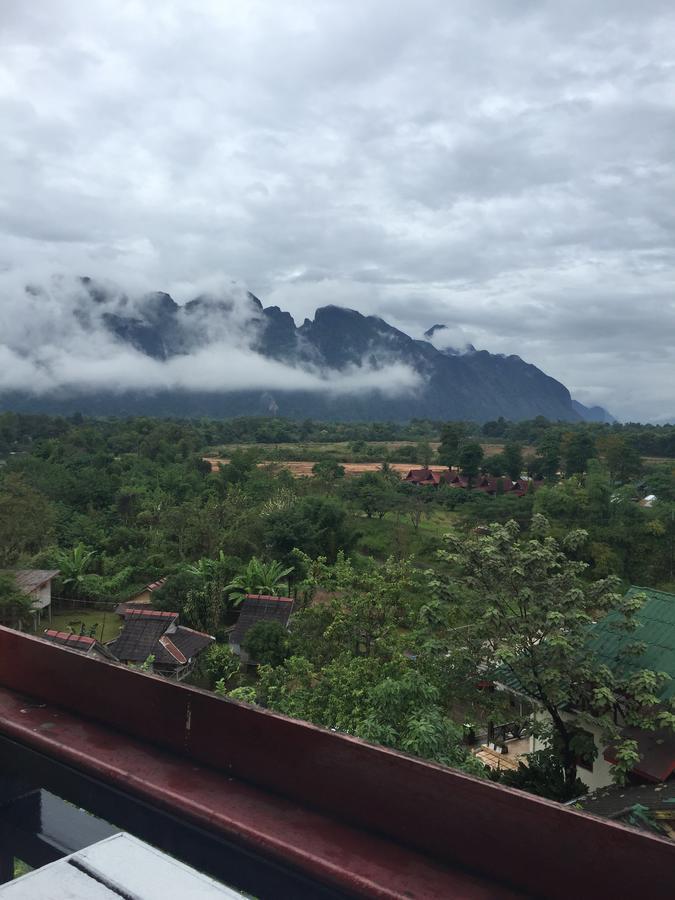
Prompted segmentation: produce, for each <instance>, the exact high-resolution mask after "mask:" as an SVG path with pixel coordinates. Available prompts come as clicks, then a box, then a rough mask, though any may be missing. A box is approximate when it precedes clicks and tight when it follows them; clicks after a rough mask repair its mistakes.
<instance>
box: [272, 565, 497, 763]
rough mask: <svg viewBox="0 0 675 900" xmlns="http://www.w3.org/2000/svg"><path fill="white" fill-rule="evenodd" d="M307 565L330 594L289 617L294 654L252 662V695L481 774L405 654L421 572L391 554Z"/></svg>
mask: <svg viewBox="0 0 675 900" xmlns="http://www.w3.org/2000/svg"><path fill="white" fill-rule="evenodd" d="M306 568H308V569H309V570H311V572H312V573H313V577H314V578H315V579H316V580H317V581H318V583H320V584H321V586H322V587H323V588H324V589H325V590H329V591H330V592H331V593H332V594H333V595H334V596H333V599H332V600H331V601H330V602H329V603H328V604H322V605H320V606H312V607H308V608H306V609H304V610H301V611H300V612H299V613H297V614H296V615H295V616H294V621H293V629H292V632H291V635H290V652H291V655H290V656H289V657H288V658H287V659H285V660H284V662H283V664H282V665H277V666H274V667H273V666H262V667H261V668H260V670H259V674H260V681H259V684H258V692H257V698H258V700H259V702H260V703H261V704H262V705H263V706H266V707H268V708H270V709H274V710H276V711H278V712H281V713H284V714H285V715H289V716H293V717H295V718H301V719H305V720H308V721H310V722H314V723H315V724H318V725H323V726H324V727H327V728H332V729H335V730H337V731H341V732H344V733H347V734H354V735H356V736H358V737H361V738H363V739H365V740H370V741H374V742H377V743H380V744H383V745H385V746H388V747H394V748H396V749H399V750H403V751H404V752H407V753H413V754H416V755H418V756H422V757H424V758H426V759H433V760H435V761H437V762H440V763H444V764H446V765H454V766H459V767H460V768H463V769H466V770H467V771H471V772H473V773H474V774H482V773H483V771H484V770H483V767H482V766H481V764H480V763H478V761H477V760H476V759H475V757H473V756H471V754H470V753H469V752H468V751H467V748H466V747H465V746H464V744H463V742H462V729H461V728H460V727H458V726H457V725H455V724H454V723H453V722H452V720H451V719H450V717H449V715H448V712H447V708H446V705H445V703H444V700H443V697H442V694H441V690H440V688H439V687H438V686H437V685H435V684H434V683H433V681H432V679H431V678H430V677H429V676H428V675H426V674H425V673H423V672H421V671H419V670H418V669H417V664H416V661H415V659H414V658H412V657H411V656H410V655H406V654H405V653H404V650H405V649H406V647H407V642H408V641H409V640H410V635H411V634H412V631H414V626H415V624H416V622H417V620H418V618H419V613H420V608H421V606H422V601H421V600H420V596H421V595H422V593H423V591H422V583H423V576H422V575H421V574H420V573H419V572H417V571H416V570H414V569H413V568H412V566H411V565H410V563H408V562H403V563H396V562H394V561H393V560H388V561H387V562H386V563H385V564H384V565H383V566H381V567H376V566H374V565H373V566H370V567H369V568H368V569H367V570H366V571H365V572H357V571H356V570H355V569H354V568H353V566H352V565H351V563H350V562H349V561H348V560H347V559H345V557H344V556H340V558H339V559H338V562H337V564H336V565H335V566H334V567H329V566H327V565H326V562H325V560H323V561H321V560H318V561H317V562H316V564H314V565H313V566H306ZM411 629H412V630H411Z"/></svg>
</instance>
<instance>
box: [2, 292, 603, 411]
mask: <svg viewBox="0 0 675 900" xmlns="http://www.w3.org/2000/svg"><path fill="white" fill-rule="evenodd" d="M81 284H82V287H83V288H84V291H85V293H86V295H87V297H86V298H85V299H87V302H88V303H89V304H90V307H89V309H87V307H86V305H85V306H84V307H82V306H81V305H80V306H79V307H78V309H77V311H76V313H75V315H76V316H77V317H78V321H79V324H80V325H81V326H82V327H84V328H85V329H86V328H87V327H91V328H93V327H94V326H93V325H91V322H90V320H92V321H93V319H94V318H95V319H96V322H97V327H99V328H103V329H104V330H105V332H106V333H107V335H108V339H109V340H112V341H113V342H114V344H115V346H118V345H122V346H124V347H126V348H133V350H134V351H135V352H136V353H137V354H140V356H141V357H147V358H149V359H151V360H155V361H158V362H160V363H166V364H167V365H169V364H170V363H171V361H172V360H176V359H179V358H185V357H190V356H192V355H195V354H197V353H199V352H200V351H202V350H203V349H204V348H210V347H212V348H214V352H216V353H218V352H221V353H223V354H227V353H228V352H232V348H237V349H238V351H239V352H241V351H242V350H243V351H244V352H245V353H246V354H250V357H249V358H250V365H251V366H252V367H254V366H256V365H260V363H261V361H276V362H278V363H279V364H280V365H279V371H280V372H282V373H283V372H286V373H289V374H292V375H297V374H298V373H300V375H302V374H303V373H311V377H312V378H314V379H315V381H317V380H318V385H319V386H318V387H317V385H316V384H313V386H312V387H311V389H303V388H302V387H297V386H296V387H292V386H291V384H296V385H297V384H298V379H297V378H295V377H294V378H290V379H285V378H284V377H283V374H282V375H281V376H280V377H279V378H278V379H276V380H274V381H273V382H272V383H270V384H267V385H264V386H262V387H261V386H260V384H259V383H257V382H256V381H255V380H251V382H250V384H251V387H248V386H247V385H246V378H245V375H244V377H243V379H242V378H240V379H238V383H237V385H236V386H232V387H230V386H228V384H227V383H222V384H219V385H218V386H217V387H214V388H213V389H209V390H201V389H194V386H193V387H191V388H190V389H188V388H187V387H180V386H179V387H172V388H170V389H167V388H164V389H162V388H159V389H158V388H157V387H155V388H153V389H152V390H147V391H146V390H144V389H143V388H142V386H139V387H138V388H135V389H134V390H124V391H120V390H114V389H112V386H111V390H109V391H108V390H102V389H101V388H100V387H97V388H96V389H91V390H87V389H86V387H85V388H82V386H80V387H79V389H78V390H77V391H69V390H68V389H67V388H60V389H58V390H55V391H54V392H52V393H49V392H47V393H45V392H43V393H42V394H41V395H39V396H37V395H31V394H29V393H23V392H22V393H17V392H14V393H12V394H11V395H9V394H5V395H4V396H3V397H0V408H1V407H3V406H4V407H5V408H15V409H23V410H33V411H35V410H44V411H51V412H73V411H75V410H79V411H81V412H85V413H95V414H110V415H120V414H139V413H143V414H154V415H177V416H199V415H213V416H227V415H242V414H249V415H251V414H261V413H274V414H278V415H282V416H291V417H314V418H339V419H352V420H355V419H361V420H368V419H391V420H406V419H410V418H415V417H423V418H433V419H467V420H475V421H485V420H488V419H493V418H497V417H499V416H504V417H505V418H507V419H513V420H517V419H524V418H533V417H535V416H538V415H543V416H546V417H547V418H549V419H553V420H556V419H560V420H565V421H579V420H581V419H592V420H596V421H597V420H598V419H599V418H600V419H601V418H602V417H603V416H607V414H606V413H605V411H604V410H601V409H599V408H597V407H596V408H594V409H593V410H588V409H586V407H584V406H582V405H581V404H580V403H577V402H576V401H573V400H572V398H571V396H570V393H569V391H568V390H567V388H566V387H565V386H564V385H562V384H560V382H558V381H556V380H555V379H553V378H551V377H549V376H548V375H546V374H545V373H544V372H542V371H541V370H540V369H537V368H536V367H535V366H533V365H530V364H529V363H526V362H524V361H523V360H522V359H521V358H520V357H519V356H498V355H494V354H491V353H488V352H487V351H485V350H481V351H476V350H475V349H474V348H473V347H471V348H465V349H464V350H462V351H457V350H452V349H447V350H438V349H436V348H435V347H434V346H433V344H432V343H431V342H430V341H429V340H415V339H413V338H411V337H410V336H408V335H407V334H404V333H403V332H402V331H399V330H398V329H396V328H393V327H392V326H391V325H389V324H387V323H386V322H385V321H383V320H382V319H379V318H376V317H374V316H363V315H362V314H361V313H359V312H356V311H355V310H351V309H344V308H342V307H338V306H324V307H321V308H319V309H317V311H316V313H315V316H314V319H313V320H310V319H307V320H305V322H304V323H303V324H302V325H301V326H300V327H296V324H295V322H294V320H293V318H292V317H291V316H290V315H289V313H287V312H284V311H283V310H281V309H279V307H276V306H272V307H268V308H264V307H263V304H262V303H261V302H260V300H259V299H258V298H257V297H255V296H254V295H253V294H250V293H248V294H246V295H242V296H240V297H238V298H237V300H236V302H235V301H234V300H233V299H231V298H221V297H213V296H200V297H196V298H195V299H193V300H191V301H190V302H189V303H186V304H185V305H183V306H181V305H179V304H177V303H175V302H174V300H173V299H172V298H171V297H170V296H169V295H168V294H166V293H161V292H157V293H152V294H148V295H146V296H144V297H142V298H140V299H136V300H134V301H131V300H130V299H129V298H128V297H126V296H125V295H124V294H122V293H120V292H116V293H115V295H114V298H113V297H112V296H111V293H110V289H109V288H105V287H103V286H101V285H98V284H96V283H94V282H93V281H91V280H89V279H82V282H81ZM442 327H443V326H440V325H435V326H433V327H432V328H431V329H430V331H429V332H428V335H431V334H433V333H434V332H436V331H437V330H439V329H441V328H442ZM228 348H229V349H228ZM256 361H257V362H256ZM198 364H199V361H198V360H195V365H198ZM390 369H391V370H392V371H393V370H394V369H396V370H397V371H400V370H404V371H406V372H408V373H411V374H412V376H413V377H412V381H411V380H410V379H408V382H407V383H406V384H405V385H402V386H401V388H400V389H394V388H390V387H389V386H388V385H387V384H386V380H387V379H386V373H387V372H388V371H390ZM378 372H379V373H381V374H383V375H384V376H385V377H384V384H383V383H382V379H380V382H378V380H377V378H375V379H374V380H373V377H372V376H373V373H375V375H377V373H378ZM362 374H363V377H361V375H362ZM345 375H348V378H349V388H348V389H342V388H339V389H338V388H336V387H335V385H336V384H338V383H339V382H340V380H341V379H342V378H343V376H345ZM242 381H243V385H244V386H243V387H242ZM300 381H302V378H300ZM254 384H255V385H256V386H255V387H253V385H254Z"/></svg>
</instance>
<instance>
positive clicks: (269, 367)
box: [0, 272, 421, 396]
mask: <svg viewBox="0 0 675 900" xmlns="http://www.w3.org/2000/svg"><path fill="white" fill-rule="evenodd" d="M25 283H26V282H25V280H24V279H23V278H21V277H19V276H18V273H16V272H14V273H12V274H11V275H7V274H5V275H4V276H0V297H2V304H0V391H21V392H28V393H33V394H36V395H45V394H50V393H55V392H57V393H58V392H60V391H66V392H89V391H92V390H94V391H96V390H104V391H112V392H123V391H128V390H146V391H149V392H155V391H159V390H170V389H180V390H185V391H209V390H221V391H224V390H230V391H237V390H268V389H274V390H275V391H284V390H303V391H310V392H322V393H329V394H336V395H338V394H353V393H357V392H359V391H361V390H368V389H377V390H379V391H380V392H382V393H383V394H385V395H387V396H394V395H397V394H400V393H405V392H407V391H410V390H413V389H415V388H417V387H419V385H420V382H421V379H420V377H419V375H418V374H417V373H416V372H415V371H413V370H412V369H411V368H410V367H408V366H406V365H403V364H401V363H399V362H396V361H392V363H391V364H390V365H384V366H382V367H374V366H373V365H369V364H368V363H367V361H364V364H363V365H362V366H351V367H346V368H345V369H341V370H340V371H335V370H331V369H328V368H321V367H319V366H314V367H312V366H309V365H307V364H305V365H303V366H302V367H299V366H298V367H296V366H294V365H292V364H289V363H286V362H281V361H277V360H274V359H269V358H267V357H265V356H262V355H260V354H258V353H256V352H255V349H254V344H255V339H256V337H257V336H258V329H259V328H260V327H261V322H260V316H259V314H258V315H257V319H256V314H257V310H256V308H255V307H254V306H253V304H252V303H251V301H250V299H249V297H248V295H247V292H246V290H245V289H244V288H243V287H242V286H240V285H237V284H232V283H231V282H230V281H227V280H224V279H221V278H214V277H211V278H207V279H203V280H202V281H200V282H199V283H198V284H197V285H191V286H187V285H185V286H184V288H186V289H187V288H188V287H189V288H191V289H194V288H195V287H198V288H199V289H200V295H201V296H202V305H201V307H199V308H197V309H196V310H195V309H194V308H187V309H186V308H185V307H182V308H180V309H179V310H178V312H177V316H178V320H179V321H178V327H179V328H180V332H181V336H182V342H183V344H182V348H181V349H182V352H180V353H176V354H175V355H172V356H170V357H169V358H167V359H156V358H153V357H150V356H147V355H145V354H144V353H142V352H140V351H139V350H136V349H134V348H133V347H132V346H130V345H129V344H128V343H124V342H122V341H120V340H118V339H116V337H115V336H114V334H113V333H112V332H111V331H110V329H108V328H107V327H106V318H107V317H109V316H110V315H120V314H121V315H124V316H126V317H130V318H133V317H134V314H135V315H136V316H138V315H139V314H142V313H140V312H139V311H141V310H142V311H143V312H144V313H145V314H146V316H147V313H148V301H147V298H146V299H142V298H141V297H140V296H139V295H137V294H133V293H132V294H128V293H126V292H125V291H122V290H120V289H119V288H117V287H116V286H115V285H110V284H107V285H106V288H107V291H108V294H107V297H106V299H105V300H101V301H99V302H94V301H93V300H92V298H91V296H90V295H89V293H88V292H87V291H86V290H85V289H84V288H83V286H82V284H81V283H80V282H79V281H78V280H75V279H71V278H67V277H59V278H52V279H50V280H49V281H48V282H45V283H36V284H33V285H31V286H30V287H29V289H28V290H26V289H25V287H24V285H25ZM204 292H206V293H204Z"/></svg>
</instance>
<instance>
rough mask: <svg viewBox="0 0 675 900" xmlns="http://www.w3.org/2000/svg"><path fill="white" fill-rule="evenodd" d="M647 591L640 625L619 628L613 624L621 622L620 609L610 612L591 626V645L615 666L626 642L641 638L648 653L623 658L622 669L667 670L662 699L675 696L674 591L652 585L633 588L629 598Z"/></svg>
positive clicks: (606, 661) (626, 670) (639, 619)
mask: <svg viewBox="0 0 675 900" xmlns="http://www.w3.org/2000/svg"><path fill="white" fill-rule="evenodd" d="M635 594H645V596H646V597H647V599H646V601H645V603H644V605H643V606H642V608H641V609H640V610H639V611H638V612H637V613H636V614H635V620H636V621H637V622H638V626H637V628H636V629H635V630H634V631H630V632H625V631H618V630H616V628H615V627H613V626H614V625H615V624H616V623H619V622H621V621H622V618H623V617H622V616H621V614H620V613H618V612H611V613H609V614H608V615H607V616H605V618H604V619H601V620H600V621H599V622H596V624H595V625H593V626H592V628H591V646H592V648H593V650H594V651H595V652H596V654H597V655H598V657H599V659H600V660H601V661H602V662H603V663H605V664H606V665H608V666H610V667H611V668H612V669H616V666H617V657H618V653H619V651H620V650H621V648H622V647H624V646H625V645H626V644H631V643H635V642H636V641H641V642H642V643H644V644H646V649H645V652H644V653H642V654H641V655H639V656H635V657H631V658H629V659H627V660H623V661H622V670H623V671H624V672H626V673H628V672H630V671H631V670H638V669H652V670H653V671H655V672H667V673H668V675H670V677H671V680H670V681H667V682H666V684H665V685H664V687H663V690H662V691H661V693H660V699H661V700H662V701H665V700H669V699H670V698H671V697H673V696H674V695H675V594H668V593H666V592H665V591H656V590H654V589H653V588H642V587H631V588H629V590H628V591H627V592H626V596H627V597H632V596H634V595H635Z"/></svg>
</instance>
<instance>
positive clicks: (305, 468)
mask: <svg viewBox="0 0 675 900" xmlns="http://www.w3.org/2000/svg"><path fill="white" fill-rule="evenodd" d="M204 460H205V461H206V462H208V463H210V464H211V471H212V472H217V471H218V467H219V466H220V465H221V464H222V465H226V464H227V463H228V462H229V459H224V458H221V457H215V456H205V457H204ZM315 465H316V463H315V462H309V461H307V460H293V459H290V460H284V461H283V462H269V461H268V460H266V461H264V462H259V463H258V468H264V467H265V466H274V467H278V468H280V469H288V471H289V472H291V474H292V475H293V477H294V478H311V477H312V476H313V474H314V473H313V472H312V469H313V467H314V466H315ZM340 465H342V466H344V469H345V474H346V475H363V473H364V472H379V470H380V469H381V468H382V463H379V462H363V463H340ZM389 468H390V469H391V470H392V471H393V472H397V473H398V474H399V475H400V476H401V477H403V476H404V475H407V474H408V472H409V471H410V469H417V468H419V465H418V464H417V463H389ZM429 468H430V469H431V470H432V471H434V472H444V471H445V470H446V468H447V467H446V466H429Z"/></svg>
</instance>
